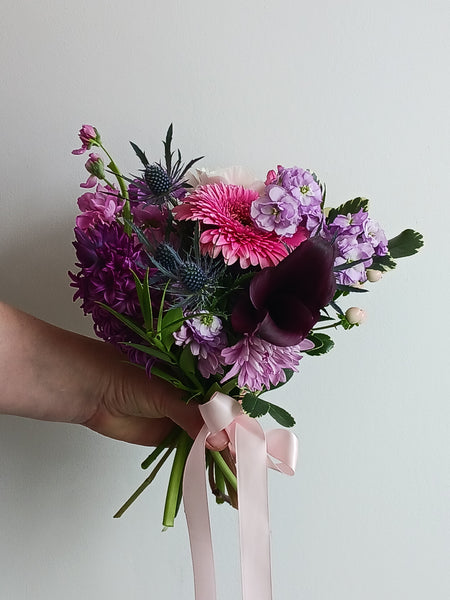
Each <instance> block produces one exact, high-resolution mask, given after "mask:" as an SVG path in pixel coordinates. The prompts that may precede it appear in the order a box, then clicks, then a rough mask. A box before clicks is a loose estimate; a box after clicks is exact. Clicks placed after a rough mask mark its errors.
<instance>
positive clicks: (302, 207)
mask: <svg viewBox="0 0 450 600" xmlns="http://www.w3.org/2000/svg"><path fill="white" fill-rule="evenodd" d="M278 181H279V184H280V185H281V186H282V187H283V188H284V189H285V190H287V191H288V192H289V193H290V194H291V195H292V196H293V197H294V198H295V199H296V200H297V202H298V214H299V218H300V221H301V224H302V225H303V226H304V227H306V229H308V231H314V230H315V229H316V228H317V226H318V225H319V224H320V222H321V220H322V209H321V204H322V190H321V189H320V185H319V183H318V182H317V180H316V179H315V177H314V175H313V174H312V173H311V172H310V171H306V170H305V169H300V168H299V167H290V168H284V167H281V166H279V167H278Z"/></svg>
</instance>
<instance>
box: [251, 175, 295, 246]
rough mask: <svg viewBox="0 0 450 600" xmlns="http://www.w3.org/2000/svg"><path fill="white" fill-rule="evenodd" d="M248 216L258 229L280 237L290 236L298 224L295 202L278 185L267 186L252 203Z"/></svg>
mask: <svg viewBox="0 0 450 600" xmlns="http://www.w3.org/2000/svg"><path fill="white" fill-rule="evenodd" d="M250 214H251V217H252V219H253V220H254V222H255V223H256V225H257V226H258V227H259V228H260V229H263V230H264V231H274V232H275V233H276V234H277V235H282V236H292V235H293V234H294V233H295V232H296V231H297V226H298V224H299V222H300V215H299V210H298V202H297V200H296V199H295V198H294V197H293V196H292V195H291V194H290V193H289V192H287V191H286V190H285V189H284V188H282V187H281V186H279V185H268V186H267V187H266V189H265V191H264V193H263V195H262V196H260V197H259V198H257V199H256V200H254V201H253V202H252V205H251V208H250Z"/></svg>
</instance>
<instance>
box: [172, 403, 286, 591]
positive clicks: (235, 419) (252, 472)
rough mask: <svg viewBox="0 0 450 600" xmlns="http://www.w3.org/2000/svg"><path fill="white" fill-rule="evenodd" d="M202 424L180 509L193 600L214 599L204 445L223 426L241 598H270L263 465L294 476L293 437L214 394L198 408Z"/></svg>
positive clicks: (185, 482) (193, 450)
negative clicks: (232, 479) (233, 483)
mask: <svg viewBox="0 0 450 600" xmlns="http://www.w3.org/2000/svg"><path fill="white" fill-rule="evenodd" d="M200 411H201V414H202V417H203V420H204V421H205V425H204V426H203V428H202V429H201V430H200V433H199V434H198V436H197V438H196V439H195V441H194V444H193V446H192V448H191V451H190V453H189V456H188V458H187V461H186V466H185V470H184V478H183V498H184V510H185V513H186V520H187V524H188V530H189V538H190V544H191V554H192V563H193V569H194V585H195V598H196V600H216V581H215V570H214V558H213V549H212V540H211V527H210V521H209V510H208V499H207V485H206V474H205V444H206V439H207V438H208V436H209V435H210V434H213V433H217V432H218V431H221V430H225V431H226V433H227V435H228V437H229V440H230V442H229V446H230V449H231V451H232V453H233V454H235V456H236V469H237V481H238V499H239V536H240V548H241V578H242V598H243V600H271V599H272V580H271V562H270V533H269V508H268V490H267V468H268V467H269V468H271V469H275V470H277V471H280V472H281V473H285V474H286V475H293V474H294V471H295V465H296V462H297V455H298V440H297V437H296V436H295V435H294V434H293V433H291V432H290V431H287V430H285V429H272V430H270V431H268V432H266V433H265V432H264V431H263V429H262V428H261V426H260V425H259V423H258V422H257V421H256V420H255V419H253V418H251V417H249V416H248V415H246V414H244V413H243V411H242V409H241V407H240V405H239V403H238V402H237V401H236V400H235V399H234V398H231V397H230V396H227V395H226V394H222V393H221V392H216V393H215V394H214V395H213V396H212V398H211V399H210V400H209V401H208V402H207V403H205V404H202V405H201V406H200Z"/></svg>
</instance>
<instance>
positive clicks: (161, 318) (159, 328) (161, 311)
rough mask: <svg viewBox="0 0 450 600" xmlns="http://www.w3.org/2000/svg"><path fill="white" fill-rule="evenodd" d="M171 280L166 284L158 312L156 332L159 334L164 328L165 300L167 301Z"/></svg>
mask: <svg viewBox="0 0 450 600" xmlns="http://www.w3.org/2000/svg"><path fill="white" fill-rule="evenodd" d="M169 283H170V282H169V281H168V282H167V283H166V285H165V286H164V290H163V293H162V296H161V304H160V305H159V312H158V324H157V328H156V333H157V334H161V329H162V320H163V316H164V302H165V301H166V294H167V288H168V287H169Z"/></svg>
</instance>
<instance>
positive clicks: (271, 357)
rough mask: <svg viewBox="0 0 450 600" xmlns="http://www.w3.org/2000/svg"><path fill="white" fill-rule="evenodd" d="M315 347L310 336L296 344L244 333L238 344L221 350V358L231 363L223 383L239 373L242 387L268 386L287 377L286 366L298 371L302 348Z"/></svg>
mask: <svg viewBox="0 0 450 600" xmlns="http://www.w3.org/2000/svg"><path fill="white" fill-rule="evenodd" d="M312 347H313V344H311V342H309V340H304V341H303V342H301V343H300V344H297V345H295V346H275V344H271V343H270V342H266V341H265V340H263V339H261V338H259V337H257V336H256V335H252V334H244V336H243V338H242V339H241V340H239V341H238V342H237V344H235V345H234V346H231V347H230V348H224V349H223V350H222V362H223V363H224V364H225V365H232V367H231V369H230V371H228V373H227V374H226V375H225V377H224V378H223V379H222V380H221V383H223V382H225V381H228V380H229V379H231V378H232V377H235V376H236V375H237V376H238V385H239V387H241V388H247V389H248V390H250V391H253V392H256V391H260V390H262V389H263V388H264V387H265V388H267V389H269V388H270V387H271V386H275V385H278V384H279V383H281V382H285V381H286V374H285V372H284V370H283V369H292V370H293V371H297V370H298V369H297V367H298V364H299V362H300V359H301V358H302V356H301V351H302V350H307V349H310V348H312Z"/></svg>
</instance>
